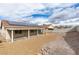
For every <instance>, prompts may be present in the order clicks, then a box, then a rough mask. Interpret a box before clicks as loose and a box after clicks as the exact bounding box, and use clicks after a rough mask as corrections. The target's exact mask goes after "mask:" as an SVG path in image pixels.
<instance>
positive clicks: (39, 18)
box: [0, 3, 79, 24]
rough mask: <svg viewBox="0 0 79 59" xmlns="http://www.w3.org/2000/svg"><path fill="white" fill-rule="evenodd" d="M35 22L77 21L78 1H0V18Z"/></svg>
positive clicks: (58, 22)
mask: <svg viewBox="0 0 79 59" xmlns="http://www.w3.org/2000/svg"><path fill="white" fill-rule="evenodd" d="M2 19H6V20H10V21H19V22H21V21H22V22H25V21H26V22H30V23H36V24H51V23H57V24H64V23H71V22H72V23H76V22H77V23H78V22H79V3H26V4H22V3H4V4H3V3H0V20H2Z"/></svg>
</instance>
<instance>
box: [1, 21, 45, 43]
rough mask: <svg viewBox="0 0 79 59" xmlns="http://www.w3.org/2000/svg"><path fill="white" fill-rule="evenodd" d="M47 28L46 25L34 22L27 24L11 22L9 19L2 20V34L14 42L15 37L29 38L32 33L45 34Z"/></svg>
mask: <svg viewBox="0 0 79 59" xmlns="http://www.w3.org/2000/svg"><path fill="white" fill-rule="evenodd" d="M44 30H45V27H44V26H42V25H41V26H38V25H34V24H30V25H29V24H26V23H25V22H24V23H23V22H11V21H7V20H2V21H1V35H2V36H3V37H4V38H5V39H6V41H8V40H9V41H11V42H13V41H14V39H15V38H19V37H27V38H28V39H29V38H30V36H32V35H37V36H38V35H39V34H43V31H44Z"/></svg>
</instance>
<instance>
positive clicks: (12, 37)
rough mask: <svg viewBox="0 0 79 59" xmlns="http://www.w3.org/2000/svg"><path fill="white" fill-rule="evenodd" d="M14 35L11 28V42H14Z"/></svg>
mask: <svg viewBox="0 0 79 59" xmlns="http://www.w3.org/2000/svg"><path fill="white" fill-rule="evenodd" d="M13 40H14V36H13V30H11V42H12V43H13Z"/></svg>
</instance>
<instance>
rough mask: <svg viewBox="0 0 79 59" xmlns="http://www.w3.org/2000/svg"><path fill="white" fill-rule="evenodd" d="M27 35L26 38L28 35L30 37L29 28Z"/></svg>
mask: <svg viewBox="0 0 79 59" xmlns="http://www.w3.org/2000/svg"><path fill="white" fill-rule="evenodd" d="M27 35H28V39H29V37H30V30H28V34H27Z"/></svg>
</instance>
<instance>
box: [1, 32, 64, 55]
mask: <svg viewBox="0 0 79 59" xmlns="http://www.w3.org/2000/svg"><path fill="white" fill-rule="evenodd" d="M61 38H62V36H60V35H59V34H57V33H47V34H43V35H40V36H35V37H31V38H30V39H28V40H27V39H21V38H20V39H21V40H16V41H14V42H13V43H8V42H3V43H0V54H1V55H37V54H38V53H39V51H40V49H41V48H42V46H43V45H44V44H46V43H48V42H51V41H54V40H56V39H61ZM1 39H3V38H1V37H0V40H1Z"/></svg>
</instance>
